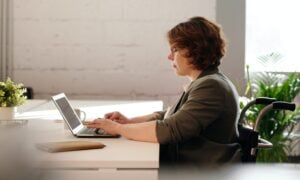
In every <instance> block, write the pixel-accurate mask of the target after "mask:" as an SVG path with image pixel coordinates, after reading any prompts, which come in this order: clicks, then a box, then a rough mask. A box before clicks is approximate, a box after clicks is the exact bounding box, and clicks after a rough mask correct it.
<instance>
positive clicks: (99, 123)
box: [86, 119, 121, 135]
mask: <svg viewBox="0 0 300 180" xmlns="http://www.w3.org/2000/svg"><path fill="white" fill-rule="evenodd" d="M86 126H87V127H88V128H97V129H103V130H104V131H105V132H106V133H108V134H111V135H119V130H118V129H119V128H120V126H121V124H119V123H117V122H115V121H111V120H108V119H95V120H94V121H92V122H90V123H88V124H87V125H86Z"/></svg>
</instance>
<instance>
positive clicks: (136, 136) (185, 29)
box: [88, 17, 239, 165]
mask: <svg viewBox="0 0 300 180" xmlns="http://www.w3.org/2000/svg"><path fill="white" fill-rule="evenodd" d="M167 37H168V40H169V44H170V48H171V52H170V54H169V56H168V59H169V60H170V61H171V63H172V66H173V68H174V70H175V72H176V74H177V75H179V76H186V77H188V78H189V79H190V81H191V83H190V85H189V86H188V87H187V89H186V90H185V92H183V94H182V96H181V97H180V98H179V100H178V102H177V103H176V104H174V106H173V107H172V108H171V110H170V112H168V113H166V112H165V111H164V112H154V113H152V114H149V115H145V116H141V117H135V118H132V119H129V118H127V117H125V116H124V115H122V114H120V113H119V112H112V113H108V114H106V115H105V119H104V120H100V119H96V120H94V121H93V122H91V123H90V124H89V125H88V127H90V128H101V129H104V130H105V131H106V132H108V133H110V134H119V135H122V136H124V137H126V138H128V139H132V140H137V141H147V142H158V143H160V145H161V151H160V161H161V162H175V163H180V164H182V163H189V164H195V165H202V164H203V163H205V164H207V163H226V162H231V161H233V159H234V158H236V157H238V156H237V154H238V152H239V146H238V144H237V143H236V137H237V127H236V126H237V114H238V110H239V108H238V100H237V93H236V91H235V88H234V86H233V85H232V83H231V82H230V81H229V80H228V79H227V77H225V76H224V75H223V74H222V73H220V72H219V70H218V66H219V65H220V60H221V58H222V57H223V56H224V54H225V42H224V40H223V38H222V32H221V30H220V28H219V27H218V26H217V25H216V24H214V23H212V22H210V21H208V20H207V19H205V18H203V17H193V18H191V19H189V20H188V21H187V22H183V23H180V24H178V25H176V26H175V27H174V28H172V29H171V30H170V31H169V32H168V34H167Z"/></svg>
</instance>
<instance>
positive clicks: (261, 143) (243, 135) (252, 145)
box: [238, 97, 296, 163]
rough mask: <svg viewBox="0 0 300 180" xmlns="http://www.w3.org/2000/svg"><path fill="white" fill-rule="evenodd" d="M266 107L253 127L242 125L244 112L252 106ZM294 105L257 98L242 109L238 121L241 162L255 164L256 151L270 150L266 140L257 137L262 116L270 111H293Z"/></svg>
mask: <svg viewBox="0 0 300 180" xmlns="http://www.w3.org/2000/svg"><path fill="white" fill-rule="evenodd" d="M257 104H261V105H266V106H265V107H264V108H263V109H262V110H261V111H260V112H259V114H258V116H257V118H256V121H255V125H254V126H253V127H248V126H245V125H244V122H245V119H244V118H245V114H246V111H247V110H248V109H249V108H250V107H251V106H253V105H257ZM295 108H296V105H295V104H294V103H288V102H284V101H276V99H274V98H267V97H259V98H256V99H254V100H252V101H250V102H249V103H248V104H246V106H245V107H244V108H243V109H242V111H241V113H240V117H239V121H238V132H239V135H238V142H239V144H240V145H241V149H242V162H244V163H251V162H256V157H257V153H258V149H262V148H272V147H273V144H272V143H271V142H269V141H268V140H265V139H262V138H260V137H259V126H260V123H261V121H262V118H263V117H264V115H266V114H267V113H268V112H269V111H271V110H290V111H294V110H295Z"/></svg>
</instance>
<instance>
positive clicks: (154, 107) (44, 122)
mask: <svg viewBox="0 0 300 180" xmlns="http://www.w3.org/2000/svg"><path fill="white" fill-rule="evenodd" d="M37 104H39V105H37ZM71 104H72V105H73V106H74V107H76V108H80V109H82V110H84V111H85V112H86V113H87V117H88V118H96V117H99V116H103V115H104V113H106V112H109V111H116V110H117V111H121V112H123V113H124V114H126V115H128V116H134V115H141V114H145V113H151V112H153V111H158V110H161V109H162V102H161V101H79V100H75V101H71ZM26 109H27V110H26ZM20 112H21V113H19V115H18V116H17V118H18V119H30V120H29V121H28V123H27V125H26V130H27V133H26V139H27V140H28V143H27V145H26V151H27V152H30V153H31V155H33V156H34V157H35V158H37V159H38V161H37V162H38V166H39V167H42V168H44V167H45V168H75V169H78V168H79V169H97V168H117V169H120V168H125V169H126V168H135V169H143V168H153V169H157V168H158V167H159V144H157V143H146V142H137V141H132V140H128V139H125V138H122V137H121V138H117V139H114V138H107V139H106V138H84V139H82V138H76V137H74V136H73V135H72V134H71V132H70V131H69V130H65V129H64V126H63V122H62V117H61V116H60V114H59V112H58V111H57V109H56V108H55V106H54V104H53V103H52V102H51V101H42V100H37V101H36V100H32V101H28V102H27V104H25V105H24V106H23V107H20ZM23 137H24V136H23ZM69 140H72V141H78V140H87V141H96V142H97V141H99V142H102V143H103V144H105V145H106V147H105V148H103V149H94V150H84V151H73V152H61V153H48V152H43V151H40V150H38V149H36V148H35V147H34V144H35V143H39V142H52V141H54V142H57V141H69Z"/></svg>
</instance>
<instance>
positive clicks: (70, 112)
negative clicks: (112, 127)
mask: <svg viewBox="0 0 300 180" xmlns="http://www.w3.org/2000/svg"><path fill="white" fill-rule="evenodd" d="M52 100H53V102H54V104H55V105H56V107H57V109H58V110H59V112H60V114H61V115H62V117H63V119H64V121H65V122H66V124H67V125H68V127H69V129H70V130H71V132H72V133H73V135H74V136H76V137H101V138H115V137H119V136H118V135H111V134H107V133H105V132H104V131H103V130H101V129H100V130H99V129H94V128H87V127H86V126H84V125H83V124H82V122H81V121H80V119H79V117H78V116H77V114H76V112H75V111H74V109H73V108H72V106H71V104H70V102H69V100H68V98H67V97H66V95H65V94H64V93H61V94H57V95H55V96H52Z"/></svg>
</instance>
